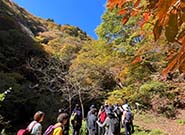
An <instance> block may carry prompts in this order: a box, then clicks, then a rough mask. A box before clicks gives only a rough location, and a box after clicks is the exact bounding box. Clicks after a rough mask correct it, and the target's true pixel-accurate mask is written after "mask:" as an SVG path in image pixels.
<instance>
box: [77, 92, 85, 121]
mask: <svg viewBox="0 0 185 135" xmlns="http://www.w3.org/2000/svg"><path fill="white" fill-rule="evenodd" d="M78 96H79V100H80V106H81V109H82V119H84V106H83V101H82V96H81V90H78Z"/></svg>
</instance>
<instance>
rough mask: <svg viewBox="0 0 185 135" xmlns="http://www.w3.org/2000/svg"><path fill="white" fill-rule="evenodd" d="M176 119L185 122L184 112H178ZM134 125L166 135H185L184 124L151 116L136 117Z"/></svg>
mask: <svg viewBox="0 0 185 135" xmlns="http://www.w3.org/2000/svg"><path fill="white" fill-rule="evenodd" d="M178 119H180V120H183V121H185V110H180V114H179V115H178ZM134 124H135V125H138V126H139V127H142V128H144V129H146V130H152V129H159V130H160V131H162V132H164V133H166V134H167V135H185V124H183V125H182V124H179V123H177V120H170V119H167V118H164V117H159V116H155V115H152V114H146V115H136V116H135V120H134Z"/></svg>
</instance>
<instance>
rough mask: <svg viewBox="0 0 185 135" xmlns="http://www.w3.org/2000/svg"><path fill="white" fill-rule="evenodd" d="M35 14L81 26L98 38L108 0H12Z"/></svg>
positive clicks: (62, 22) (61, 22)
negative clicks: (96, 29)
mask: <svg viewBox="0 0 185 135" xmlns="http://www.w3.org/2000/svg"><path fill="white" fill-rule="evenodd" d="M12 1H14V2H15V3H17V4H18V5H19V6H21V7H23V8H25V9H26V10H28V11H29V12H30V13H32V14H33V15H36V16H39V17H42V18H45V19H47V18H52V19H54V21H55V22H56V23H57V24H70V25H74V26H78V27H80V28H81V29H82V30H83V31H85V32H87V34H88V35H90V36H92V37H93V38H95V39H97V36H96V34H95V28H96V27H97V26H98V25H99V24H100V23H101V16H102V14H103V12H104V10H105V3H106V0H12Z"/></svg>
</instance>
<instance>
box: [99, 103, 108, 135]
mask: <svg viewBox="0 0 185 135" xmlns="http://www.w3.org/2000/svg"><path fill="white" fill-rule="evenodd" d="M106 117H107V114H106V112H105V107H104V106H103V105H102V106H101V107H100V110H99V112H98V121H99V122H100V123H101V124H103V123H104V121H105V119H106ZM104 134H105V128H104V127H100V126H98V135H104Z"/></svg>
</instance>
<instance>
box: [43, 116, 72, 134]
mask: <svg viewBox="0 0 185 135" xmlns="http://www.w3.org/2000/svg"><path fill="white" fill-rule="evenodd" d="M68 119H69V115H68V114H67V113H61V114H59V116H58V117H57V123H56V124H55V125H50V126H49V127H48V128H47V129H46V131H45V132H44V134H43V135H63V126H64V125H65V124H66V123H67V121H68Z"/></svg>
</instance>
